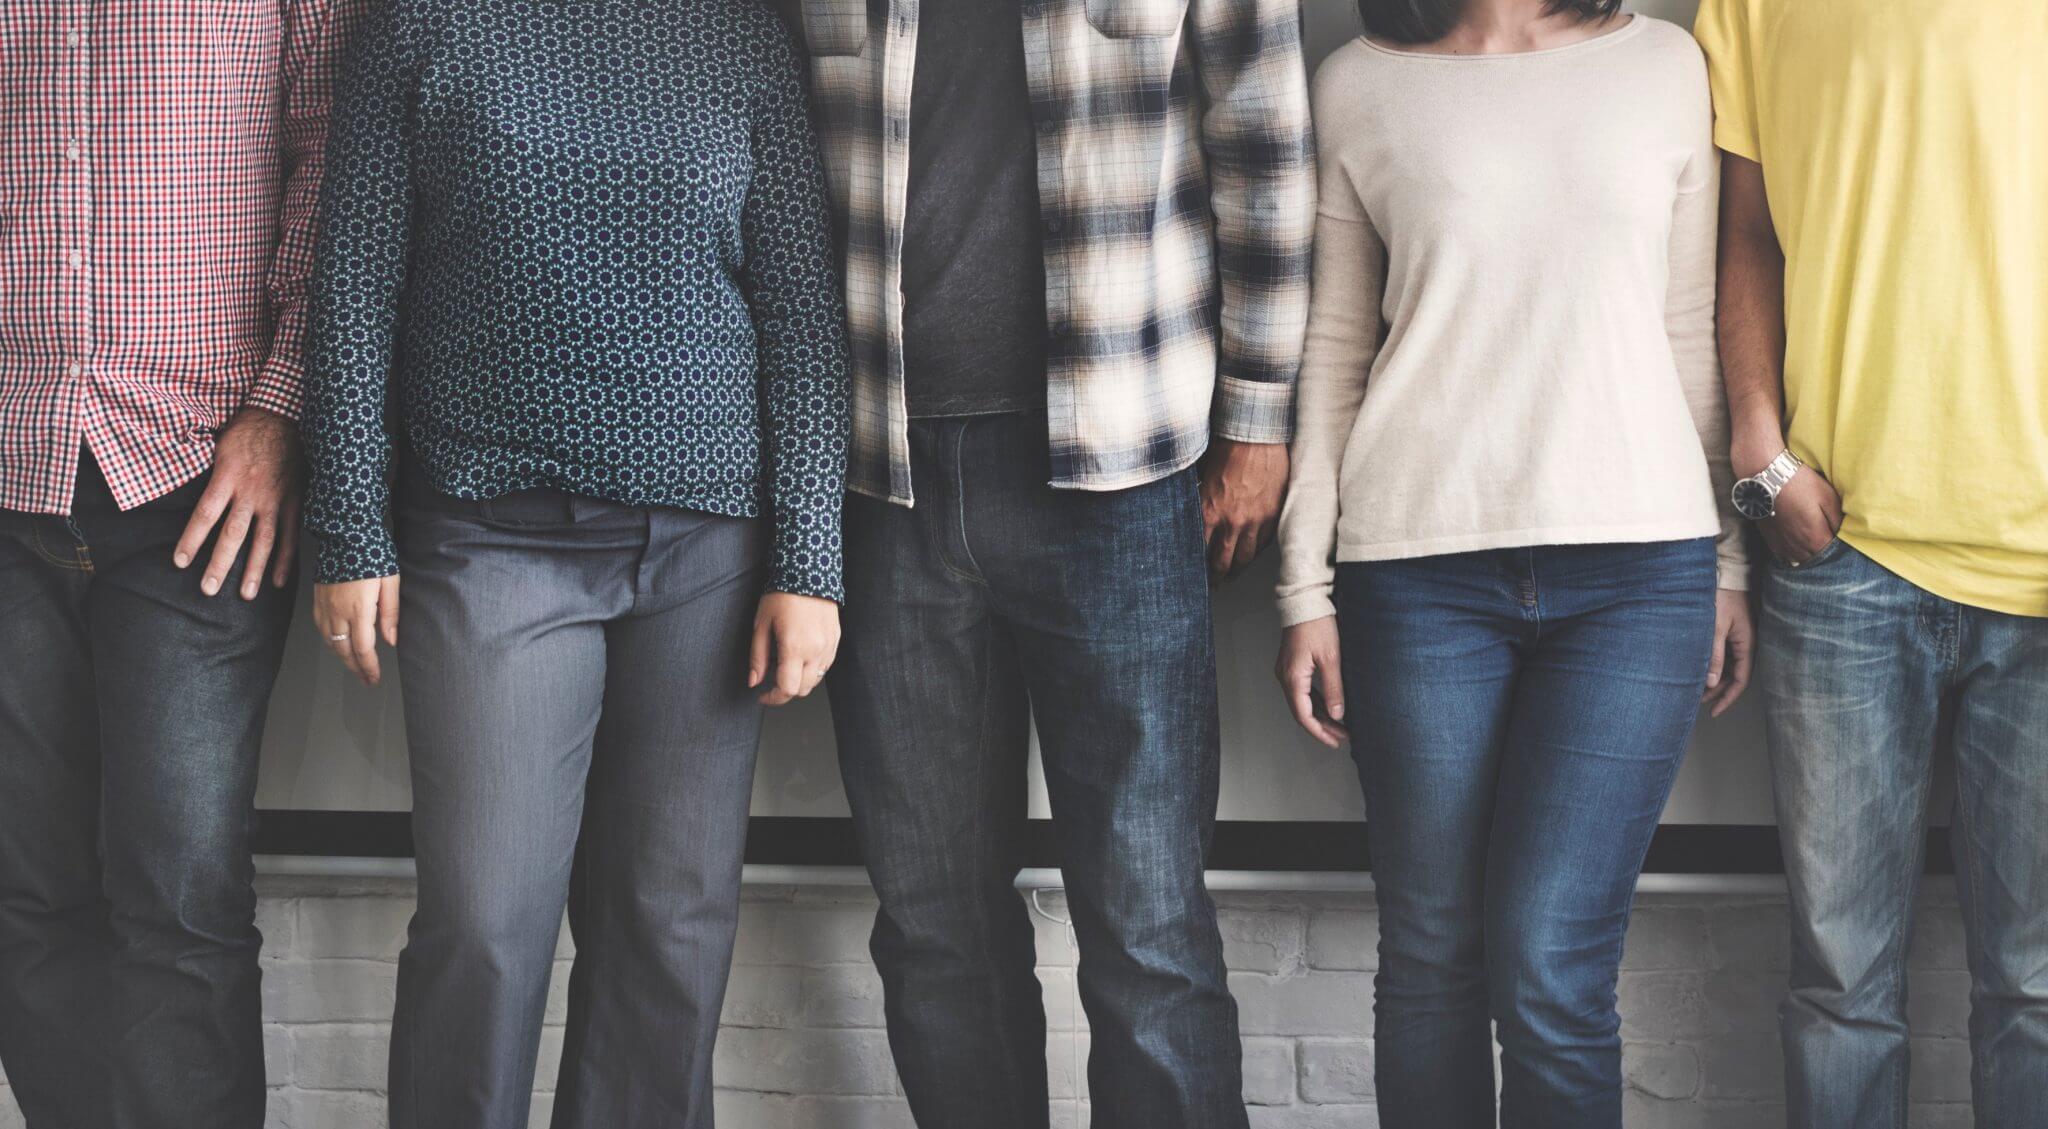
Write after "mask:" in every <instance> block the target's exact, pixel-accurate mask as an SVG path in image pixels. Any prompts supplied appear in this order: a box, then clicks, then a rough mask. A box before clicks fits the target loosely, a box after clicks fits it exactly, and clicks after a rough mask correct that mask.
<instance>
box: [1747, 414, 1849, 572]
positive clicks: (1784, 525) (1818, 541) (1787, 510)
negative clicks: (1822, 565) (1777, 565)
mask: <svg viewBox="0 0 2048 1129" xmlns="http://www.w3.org/2000/svg"><path fill="white" fill-rule="evenodd" d="M1764 448H1772V449H1771V450H1770V451H1769V452H1768V453H1765V451H1764ZM1784 449H1785V448H1784V444H1783V443H1782V442H1780V443H1777V444H1776V446H1775V447H1773V445H1772V443H1770V442H1763V443H1751V444H1747V445H1745V446H1743V447H1738V448H1737V449H1736V451H1735V454H1734V459H1733V462H1734V466H1735V473H1736V475H1737V476H1738V477H1744V478H1746V477H1748V476H1750V475H1754V474H1756V473H1758V472H1759V471H1761V470H1763V468H1764V467H1765V466H1768V465H1769V464H1770V461H1771V460H1772V459H1774V458H1777V457H1778V452H1779V451H1782V450H1784ZM1756 525H1757V532H1759V533H1762V534H1763V537H1764V543H1765V544H1766V545H1769V546H1770V548H1771V552H1772V553H1773V554H1774V555H1776V556H1777V558H1778V559H1779V560H1781V561H1784V562H1785V563H1786V564H1793V565H1800V564H1805V563H1806V562H1807V561H1810V560H1812V559H1813V558H1814V556H1815V554H1817V553H1819V552H1820V551H1821V550H1822V549H1825V548H1827V547H1828V542H1830V541H1832V540H1834V539H1835V533H1836V532H1837V531H1838V530H1840V529H1841V528H1842V496H1841V495H1840V494H1838V493H1836V492H1835V487H1834V484H1833V483H1831V482H1829V481H1828V480H1827V479H1826V478H1824V477H1822V476H1821V473H1820V472H1819V471H1817V470H1815V469H1813V468H1812V467H1801V468H1799V473H1798V474H1795V475H1793V476H1792V481H1790V482H1787V483H1786V484H1785V489H1783V490H1782V491H1779V493H1778V512H1777V513H1776V514H1775V515H1773V516H1771V517H1769V518H1766V519H1764V520H1763V521H1760V522H1757V523H1756Z"/></svg>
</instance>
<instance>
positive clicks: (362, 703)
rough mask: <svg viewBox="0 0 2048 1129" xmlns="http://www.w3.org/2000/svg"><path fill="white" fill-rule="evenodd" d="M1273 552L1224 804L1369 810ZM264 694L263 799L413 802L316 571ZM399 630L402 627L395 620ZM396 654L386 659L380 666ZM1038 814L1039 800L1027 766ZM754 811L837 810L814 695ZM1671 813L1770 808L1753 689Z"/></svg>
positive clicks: (1235, 685) (1675, 4)
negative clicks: (1293, 690)
mask: <svg viewBox="0 0 2048 1129" xmlns="http://www.w3.org/2000/svg"><path fill="white" fill-rule="evenodd" d="M1693 7H1694V0H1645V2H1643V3H1642V4H1640V5H1639V7H1638V10H1639V11H1642V12H1644V13H1646V14H1650V15H1655V16H1661V17H1663V18H1666V19H1671V20H1676V21H1679V22H1682V23H1684V24H1686V26H1690V20H1691V17H1692V12H1693ZM1305 17H1306V20H1307V32H1308V46H1309V58H1310V65H1311V66H1313V65H1314V64H1315V63H1316V62H1318V61H1320V60H1321V58H1322V57H1323V56H1324V55H1326V54H1328V53H1329V52H1330V51H1331V50H1333V49H1335V48H1336V47H1337V46H1339V45H1340V44H1342V43H1343V42H1345V41H1346V40H1347V39H1348V38H1350V37H1351V36H1352V35H1354V34H1356V31H1357V24H1356V15H1355V11H1354V9H1353V8H1352V7H1351V5H1350V3H1349V2H1348V0H1308V2H1307V3H1306V5H1305ZM1272 556H1273V555H1272V554H1271V553H1268V554H1267V556H1266V558H1265V559H1263V560H1261V561H1260V562H1259V564H1258V565H1257V566H1256V567H1255V568H1254V569H1252V570H1251V572H1250V573H1249V574H1248V575H1246V576H1244V577H1242V578H1240V579H1238V580H1237V581H1235V582H1233V583H1231V584H1230V585H1228V586H1226V587H1225V588H1223V589H1222V590H1220V591H1219V592H1218V593H1217V596H1216V610H1215V617H1216V650H1217V655H1218V664H1219V669H1218V678H1219V688H1220V692H1221V704H1222V715H1223V789H1222V801H1221V808H1220V815H1221V817H1222V818H1224V819H1235V820H1313V821H1324V820H1355V819H1362V818H1363V817H1364V807H1363V802H1362V801H1361V799H1360V797H1359V790H1358V778H1357V775H1356V771H1355V769H1354V768H1353V766H1352V763H1351V758H1350V756H1349V755H1348V754H1347V753H1343V752H1332V751H1330V750H1328V749H1325V748H1323V747H1322V746H1321V745H1318V744H1316V743H1315V742H1314V741H1311V740H1310V739H1308V738H1307V737H1306V736H1304V735H1303V734H1301V733H1300V732H1299V730H1297V729H1296V728H1295V726H1294V723H1293V721H1292V718H1291V717H1290V716H1289V714H1288V713H1287V711H1286V709H1285V707H1284V706H1283V704H1282V702H1281V699H1280V694H1279V691H1278V689H1277V688H1276V687H1275V685H1274V682H1273V676H1272V669H1273V658H1274V654H1275V648H1276V647H1277V645H1278V642H1279V622H1278V619H1277V617H1276V616H1275V613H1274V611H1273V604H1272V591H1273V578H1274V570H1275V562H1274V560H1273V559H1272ZM300 601H301V604H302V605H304V607H302V610H301V614H300V616H299V622H298V623H297V624H296V625H295V627H294V630H293V632H292V637H291V641H290V644H289V647H288V649H287V655H286V658H285V663H284V667H283V670H282V671H281V672H280V675H279V678H278V685H277V690H276V693H275V695H274V696H273V698H272V701H271V708H270V723H269V729H268V731H267V732H266V734H265V739H264V747H263V767H262V775H261V786H260V789H259V792H258V805H259V806H260V807H263V808H269V809H326V810H340V811H365V810H369V811H402V810H405V809H406V808H407V807H409V806H410V800H409V796H410V790H409V787H408V784H407V778H406V764H405V732H404V720H403V716H402V710H401V708H400V704H399V692H398V686H397V679H396V678H395V677H391V676H387V680H386V682H385V685H384V686H382V687H380V688H378V689H375V690H371V689H368V688H365V687H363V686H362V685H360V684H358V683H356V682H354V681H353V680H352V679H350V678H349V677H348V676H347V674H346V672H345V671H343V670H342V668H341V664H340V663H339V662H338V661H336V660H335V659H334V658H333V657H332V656H331V655H329V654H328V653H327V652H326V650H325V648H324V647H323V646H322V645H321V643H320V641H319V639H318V635H317V633H316V632H315V631H314V630H313V628H312V623H311V617H310V614H308V613H307V611H306V610H305V608H307V607H310V577H309V578H308V583H307V584H306V585H304V586H302V588H301V593H300ZM400 641H401V644H402V643H403V628H402V626H401V636H400ZM393 666H394V664H391V663H387V664H386V666H385V669H386V671H387V672H389V671H391V670H393ZM1031 806H1032V814H1033V815H1035V816H1041V817H1042V816H1044V815H1045V814H1046V804H1045V792H1044V785H1043V781H1042V779H1041V778H1040V777H1039V774H1038V770H1037V767H1036V764H1035V756H1034V765H1033V768H1032V792H1031ZM754 812H755V814H756V815H764V816H770V815H772V816H842V815H845V814H846V801H845V798H844V796H843V794H842V793H841V791H840V787H839V774H838V769H837V767H836V764H835V760H834V753H833V745H832V729H831V723H830V719H829V717H828V715H827V711H826V709H825V704H824V702H822V701H811V702H803V703H798V704H797V705H795V706H792V707H789V708H787V709H783V710H778V711H774V712H773V713H772V715H771V716H770V718H769V721H768V725H767V728H766V731H765V734H764V736H763V739H762V743H761V759H760V767H759V769H758V772H757V775H756V781H755V788H754ZM1666 821H1667V822H1672V823H1709V824H1759V823H1769V822H1771V805H1770V781H1769V775H1768V770H1767V767H1766V764H1765V759H1764V753H1763V734H1762V727H1761V724H1760V722H1759V718H1758V713H1757V709H1756V702H1755V700H1754V695H1753V694H1752V695H1751V697H1750V699H1749V700H1746V701H1744V702H1743V703H1742V705H1741V706H1739V707H1738V708H1737V709H1736V710H1735V711H1734V712H1732V713H1731V714H1730V715H1729V716H1727V717H1725V718H1722V719H1720V720H1718V721H1713V722H1707V721H1705V720H1704V719H1703V720H1702V724H1701V728H1700V730H1699V734H1698V737H1697V739H1696V740H1695V742H1694V746H1693V749H1692V751H1691V754H1690V755H1689V756H1688V757H1687V759H1686V764H1685V768H1684V771H1683V772H1682V773H1681V775H1680V777H1679V782H1678V787H1677V789H1676V791H1675V793H1674V794H1673V796H1672V800H1671V805H1670V808H1669V810H1668V811H1667V813H1666Z"/></svg>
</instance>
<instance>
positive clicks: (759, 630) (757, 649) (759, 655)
mask: <svg viewBox="0 0 2048 1129" xmlns="http://www.w3.org/2000/svg"><path fill="white" fill-rule="evenodd" d="M773 630H774V626H773V623H772V621H770V620H768V619H767V618H765V617H762V618H757V619H755V620H754V640H753V643H752V644H751V645H750V646H749V647H748V648H747V688H748V689H752V688H754V687H756V686H759V685H760V684H761V680H762V679H763V678H766V677H767V676H768V648H769V643H770V637H771V636H772V634H773Z"/></svg>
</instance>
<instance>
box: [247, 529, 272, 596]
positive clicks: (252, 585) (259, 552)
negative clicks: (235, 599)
mask: <svg viewBox="0 0 2048 1129" xmlns="http://www.w3.org/2000/svg"><path fill="white" fill-rule="evenodd" d="M276 546H277V517H276V515H274V514H258V515H256V528H255V535H254V536H253V537H252V538H250V541H249V559H248V560H245V561H243V562H242V598H243V599H244V600H253V599H255V598H256V594H257V593H259V592H261V591H263V570H264V568H265V567H266V566H267V565H269V564H270V554H271V550H272V549H274V548H275V547H276Z"/></svg>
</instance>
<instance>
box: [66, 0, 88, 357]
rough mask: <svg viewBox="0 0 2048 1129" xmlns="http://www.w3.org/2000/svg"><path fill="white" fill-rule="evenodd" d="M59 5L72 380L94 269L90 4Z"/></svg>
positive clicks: (84, 336) (82, 346) (81, 353)
mask: <svg viewBox="0 0 2048 1129" xmlns="http://www.w3.org/2000/svg"><path fill="white" fill-rule="evenodd" d="M64 7H65V12H64V21H63V24H62V28H63V30H62V35H63V37H64V38H63V42H64V50H63V53H62V56H61V58H62V60H63V65H62V66H61V67H60V68H59V73H60V79H59V81H60V82H61V83H62V86H63V92H62V94H63V96H62V98H61V99H60V102H59V105H60V106H61V107H62V110H61V115H62V117H63V121H62V122H61V123H59V124H60V129H61V133H60V137H61V139H62V140H61V142H60V144H61V146H62V151H63V156H64V182H65V183H64V191H63V201H64V204H63V209H64V214H63V232H64V248H65V250H64V269H65V279H64V286H63V293H64V295H65V301H64V321H65V338H66V342H65V346H66V347H65V351H66V352H67V353H68V354H69V355H70V357H71V361H70V363H69V364H68V365H67V366H66V368H65V373H66V375H67V376H69V377H70V378H71V380H72V381H73V382H74V383H75V382H78V381H82V380H84V379H85V376H86V365H87V364H88V363H89V362H90V361H91V358H92V353H93V300H92V299H93V274H92V271H91V270H90V269H89V268H90V267H91V265H92V264H91V257H90V255H89V254H88V252H89V251H90V249H91V246H92V228H93V220H94V207H93V204H94V201H93V182H92V162H91V160H90V159H89V153H88V150H87V148H86V143H87V140H88V139H89V138H90V136H91V128H92V123H91V120H90V117H89V115H90V114H91V112H92V51H91V43H92V36H91V24H90V20H91V13H92V5H91V4H90V3H89V2H87V0H68V2H67V3H66V4H65V6H64Z"/></svg>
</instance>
